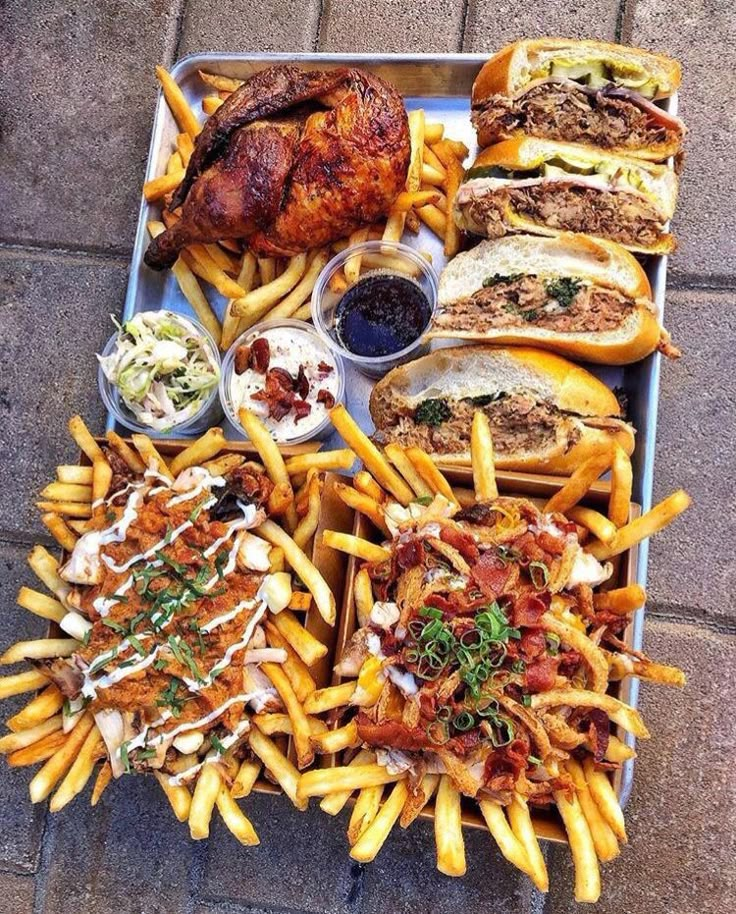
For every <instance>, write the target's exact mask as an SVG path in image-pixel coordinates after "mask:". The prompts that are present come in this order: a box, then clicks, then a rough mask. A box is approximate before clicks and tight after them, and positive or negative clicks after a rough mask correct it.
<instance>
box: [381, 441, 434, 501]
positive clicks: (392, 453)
mask: <svg viewBox="0 0 736 914" xmlns="http://www.w3.org/2000/svg"><path fill="white" fill-rule="evenodd" d="M386 456H387V457H388V459H389V460H390V461H391V463H393V465H394V466H395V467H396V469H397V470H398V471H399V473H401V475H402V476H403V478H404V479H405V480H406V481H407V482H408V483H409V485H410V486H411V487H412V489H413V490H414V494H415V495H416V496H417V497H418V498H424V497H425V496H427V495H432V489H430V487H429V486H428V485H427V483H426V482H425V481H424V480H423V479H422V477H421V476H420V475H419V473H417V471H416V470H415V469H414V464H413V463H412V462H411V460H409V458H408V457H407V456H406V452H405V451H404V449H403V448H402V447H400V446H399V445H398V444H387V445H386Z"/></svg>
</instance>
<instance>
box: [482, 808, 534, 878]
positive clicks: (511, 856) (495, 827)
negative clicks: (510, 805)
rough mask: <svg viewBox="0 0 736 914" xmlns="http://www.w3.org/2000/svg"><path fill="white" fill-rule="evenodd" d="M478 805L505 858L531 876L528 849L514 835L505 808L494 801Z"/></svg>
mask: <svg viewBox="0 0 736 914" xmlns="http://www.w3.org/2000/svg"><path fill="white" fill-rule="evenodd" d="M478 805H479V806H480V811H481V813H482V814H483V818H484V819H485V823H486V825H487V826H488V831H489V832H490V833H491V836H492V837H493V840H494V841H495V842H496V845H497V846H498V849H499V850H500V851H501V853H502V854H503V856H504V857H505V858H506V859H507V860H508V861H509V863H510V864H511V865H512V866H515V867H517V868H518V869H520V870H522V872H524V873H527V874H528V875H531V869H532V866H531V863H530V862H529V857H528V856H527V852H526V848H525V847H524V845H523V844H522V843H521V841H519V839H518V838H517V837H516V835H515V834H514V833H513V831H512V829H511V826H510V825H509V823H508V821H507V819H506V815H505V813H504V808H503V806H501V804H500V803H495V802H494V801H493V800H479V801H478Z"/></svg>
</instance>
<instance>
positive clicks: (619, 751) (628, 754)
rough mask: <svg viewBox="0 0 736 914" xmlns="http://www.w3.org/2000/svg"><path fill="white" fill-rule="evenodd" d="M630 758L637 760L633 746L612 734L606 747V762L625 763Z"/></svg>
mask: <svg viewBox="0 0 736 914" xmlns="http://www.w3.org/2000/svg"><path fill="white" fill-rule="evenodd" d="M630 758H636V751H635V750H634V749H632V748H631V746H627V745H626V743H624V742H623V741H622V740H620V739H619V738H618V737H617V736H614V735H613V734H611V735H610V736H609V737H608V745H607V746H606V761H607V762H625V761H627V760H628V759H630Z"/></svg>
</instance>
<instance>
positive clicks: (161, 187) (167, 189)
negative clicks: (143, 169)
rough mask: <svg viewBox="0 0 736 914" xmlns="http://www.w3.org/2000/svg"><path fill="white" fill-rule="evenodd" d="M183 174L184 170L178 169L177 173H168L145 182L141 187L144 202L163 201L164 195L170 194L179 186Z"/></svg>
mask: <svg viewBox="0 0 736 914" xmlns="http://www.w3.org/2000/svg"><path fill="white" fill-rule="evenodd" d="M184 174H185V172H184V169H183V168H180V169H179V170H178V171H172V172H168V173H167V174H164V175H159V176H158V177H157V178H151V180H150V181H146V183H145V184H144V185H143V196H144V197H145V198H146V202H148V203H157V202H158V201H159V200H163V198H164V197H165V196H166V194H170V193H171V191H172V190H176V188H177V187H178V186H179V185H180V184H181V182H182V181H183V180H184Z"/></svg>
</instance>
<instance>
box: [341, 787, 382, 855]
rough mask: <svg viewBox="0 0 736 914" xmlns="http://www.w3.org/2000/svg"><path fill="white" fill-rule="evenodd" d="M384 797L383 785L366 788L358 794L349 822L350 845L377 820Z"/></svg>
mask: <svg viewBox="0 0 736 914" xmlns="http://www.w3.org/2000/svg"><path fill="white" fill-rule="evenodd" d="M382 797H383V784H379V785H378V786H376V787H364V788H363V789H362V790H361V791H360V793H359V794H358V799H357V800H356V801H355V806H353V811H352V812H351V814H350V821H349V822H348V843H349V844H350V845H353V844H355V842H356V841H357V840H358V838H359V837H360V836H361V835H362V834H363V832H364V831H365V829H366V828H368V826H369V825H370V824H371V822H372V821H373V820H374V819H375V817H376V813H377V812H378V808H379V806H380V805H381V798H382Z"/></svg>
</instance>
